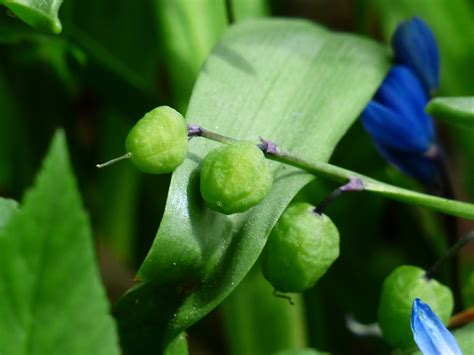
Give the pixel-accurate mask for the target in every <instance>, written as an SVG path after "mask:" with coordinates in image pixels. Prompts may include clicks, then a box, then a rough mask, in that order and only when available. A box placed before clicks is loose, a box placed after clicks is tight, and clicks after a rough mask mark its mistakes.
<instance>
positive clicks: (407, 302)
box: [378, 265, 453, 349]
mask: <svg viewBox="0 0 474 355" xmlns="http://www.w3.org/2000/svg"><path fill="white" fill-rule="evenodd" d="M417 297H418V298H420V299H422V300H423V302H426V303H428V304H429V305H430V307H431V308H432V309H433V311H434V312H435V313H436V314H437V315H438V317H439V318H440V319H441V320H442V321H443V322H444V323H445V324H446V323H447V322H448V319H449V316H450V315H451V312H452V310H453V295H452V293H451V290H450V289H449V288H448V287H446V286H444V285H442V284H440V283H439V282H438V281H436V280H434V279H427V278H426V277H425V270H423V269H421V268H419V267H416V266H410V265H404V266H400V267H398V268H397V269H395V270H394V271H393V272H392V273H391V274H390V275H389V276H388V277H387V278H386V279H385V281H384V283H383V287H382V295H381V297H380V304H379V314H378V320H379V325H380V328H381V329H382V332H383V336H384V338H385V339H386V340H387V341H388V342H389V343H390V344H391V345H393V346H394V347H398V348H401V349H405V348H408V347H411V346H414V345H415V342H414V340H413V334H412V331H411V327H410V314H411V307H412V304H413V300H414V299H415V298H417Z"/></svg>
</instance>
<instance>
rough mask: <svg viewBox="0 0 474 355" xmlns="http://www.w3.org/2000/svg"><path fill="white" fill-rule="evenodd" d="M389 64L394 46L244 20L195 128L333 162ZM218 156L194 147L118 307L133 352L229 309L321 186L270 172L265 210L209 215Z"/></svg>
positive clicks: (289, 171) (214, 67) (201, 99)
mask: <svg viewBox="0 0 474 355" xmlns="http://www.w3.org/2000/svg"><path fill="white" fill-rule="evenodd" d="M389 65H390V61H389V57H388V51H387V50H386V48H384V47H382V46H379V45H377V44H375V43H374V42H372V41H369V40H365V39H362V38H359V37H357V36H352V35H347V34H338V33H331V32H328V31H327V30H325V29H324V28H322V27H319V26H316V25H313V24H311V23H309V22H305V21H295V20H258V21H243V22H241V23H239V24H237V25H235V26H232V27H230V28H229V29H228V30H227V32H226V33H225V34H224V35H223V37H222V39H221V41H220V42H219V43H218V45H217V46H216V47H215V48H214V50H213V51H212V53H211V55H210V57H209V58H208V59H207V61H206V62H205V63H204V65H203V67H202V69H201V73H200V76H199V78H198V81H197V84H196V86H195V88H194V91H193V95H192V99H191V102H190V105H189V110H188V113H187V120H188V121H189V122H192V123H196V124H200V125H202V126H203V127H206V128H209V129H212V130H216V131H218V132H219V133H221V134H224V135H227V136H232V137H235V138H237V139H246V140H250V141H255V142H257V140H258V137H259V136H263V137H265V138H267V139H271V140H273V141H275V142H278V143H279V144H281V145H282V146H283V147H288V148H291V150H292V152H294V153H295V154H299V155H302V156H311V157H313V158H314V159H316V160H318V161H327V160H328V159H329V157H330V155H331V153H332V151H333V149H334V147H335V145H336V144H337V142H338V141H339V139H340V138H341V137H342V135H343V134H344V133H345V132H346V130H347V129H348V128H349V127H350V125H351V124H352V123H353V122H354V121H355V120H356V118H357V117H358V115H359V113H360V112H361V111H362V109H363V108H364V106H365V105H366V103H367V102H368V101H369V99H370V98H371V97H372V95H373V93H374V92H375V90H376V89H377V87H378V86H379V84H380V82H381V81H382V79H383V78H384V76H385V74H386V72H387V70H388V68H389ZM217 146H218V144H216V143H215V142H211V141H206V140H199V139H195V140H193V141H192V142H191V144H190V152H189V158H188V159H187V160H186V161H185V163H184V164H183V165H182V166H181V167H180V168H178V170H176V171H175V173H174V174H173V177H172V182H171V186H170V191H169V197H168V202H167V206H166V210H165V213H164V217H163V220H162V222H161V225H160V229H159V230H158V233H157V236H156V238H155V241H154V243H153V246H152V248H151V250H150V252H149V254H148V256H147V258H146V260H145V261H144V263H143V264H142V266H141V268H140V271H139V274H138V278H139V279H140V280H141V281H142V283H141V284H139V285H138V286H137V287H135V288H134V289H132V290H130V291H129V292H128V293H127V294H126V295H125V296H124V297H123V299H122V300H121V301H120V302H119V304H118V305H117V308H116V314H117V317H118V319H119V327H120V330H121V334H122V336H123V339H122V340H123V344H124V346H125V349H126V351H128V352H130V353H141V352H140V351H145V352H142V353H143V354H145V353H147V352H146V349H147V347H146V344H150V346H152V344H154V345H155V346H156V345H157V344H158V343H159V342H161V345H162V346H166V343H167V342H168V341H169V340H171V339H172V338H174V337H175V336H176V335H177V334H179V333H180V332H181V331H183V330H184V329H186V328H187V327H189V326H190V325H191V324H193V323H194V322H196V321H197V320H199V319H200V318H202V317H203V316H204V315H206V314H207V313H208V312H209V311H211V310H212V309H213V308H214V307H216V306H217V305H218V304H219V303H220V302H222V300H223V299H224V298H225V297H226V296H227V295H228V294H229V293H230V292H231V291H232V290H233V289H234V288H235V287H236V286H237V285H238V284H239V283H240V281H241V280H242V279H243V277H244V276H245V275H246V273H247V272H248V271H249V270H250V268H251V267H252V265H253V264H254V263H255V261H256V259H257V258H258V256H259V254H260V252H261V250H262V248H263V246H264V245H265V242H266V238H267V236H268V233H269V232H270V230H271V228H272V227H273V225H274V224H275V222H276V221H277V219H278V217H279V216H280V214H281V213H282V212H283V210H284V209H285V207H286V206H287V204H288V203H289V202H290V201H291V199H292V198H293V196H294V195H295V194H296V193H297V192H298V191H299V190H300V189H301V188H302V187H303V186H305V185H306V184H307V183H308V182H310V181H312V180H313V179H314V177H313V176H311V175H309V174H307V173H304V172H302V171H301V170H297V169H294V168H291V167H288V166H284V165H282V164H278V163H273V162H271V163H270V164H271V169H272V171H273V174H274V185H273V188H272V191H271V192H270V193H269V195H268V196H267V197H266V198H265V199H264V200H263V202H262V203H260V204H259V205H257V206H256V207H254V208H253V209H251V210H249V211H248V212H246V213H242V214H235V215H231V216H224V215H222V214H220V213H217V212H214V211H211V210H209V209H207V208H206V207H205V206H204V204H203V201H202V199H201V197H200V193H199V186H198V185H199V176H198V171H199V162H200V160H201V159H202V158H203V157H204V156H205V155H206V153H207V152H208V151H209V150H211V149H212V148H215V147H217ZM159 336H160V338H158V337H159ZM150 337H151V338H150ZM136 344H140V347H141V348H140V349H138V348H137V345H136Z"/></svg>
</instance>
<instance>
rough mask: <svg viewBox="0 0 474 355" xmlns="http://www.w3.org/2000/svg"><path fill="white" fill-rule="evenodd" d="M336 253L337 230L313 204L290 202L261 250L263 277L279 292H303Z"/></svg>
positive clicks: (334, 258) (337, 253) (337, 254)
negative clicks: (316, 210)
mask: <svg viewBox="0 0 474 355" xmlns="http://www.w3.org/2000/svg"><path fill="white" fill-rule="evenodd" d="M338 256H339V232H338V230H337V228H336V226H335V225H334V223H333V222H332V221H331V220H330V219H329V217H328V216H326V215H324V214H322V215H319V214H317V213H315V212H314V206H312V205H310V204H308V203H304V202H295V203H292V204H291V205H290V206H289V207H288V208H287V209H286V211H285V212H284V213H283V215H282V216H281V217H280V219H279V220H278V222H277V223H276V225H275V226H274V227H273V230H272V232H271V233H270V236H269V237H268V241H267V244H266V246H265V249H264V250H263V255H262V268H263V274H264V276H265V278H266V279H267V280H268V281H270V283H271V284H272V285H273V287H274V288H275V289H276V290H278V291H282V292H302V291H304V290H306V289H308V288H310V287H312V286H314V284H315V283H316V282H317V281H318V280H319V279H320V278H321V277H322V276H323V275H324V274H325V273H326V272H327V270H328V269H329V267H330V266H331V265H332V263H333V262H334V261H335V260H336V259H337V257H338Z"/></svg>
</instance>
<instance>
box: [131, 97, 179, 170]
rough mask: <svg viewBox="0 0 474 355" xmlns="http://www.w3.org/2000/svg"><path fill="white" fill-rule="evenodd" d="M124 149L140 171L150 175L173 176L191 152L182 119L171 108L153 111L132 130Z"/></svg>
mask: <svg viewBox="0 0 474 355" xmlns="http://www.w3.org/2000/svg"><path fill="white" fill-rule="evenodd" d="M125 147H126V149H127V152H129V154H130V159H131V160H132V162H133V164H134V165H135V166H136V167H137V168H138V169H140V170H141V171H143V172H145V173H151V174H164V173H169V172H172V171H173V170H175V169H176V168H177V167H178V166H179V165H181V163H182V162H183V161H184V159H185V158H186V154H187V152H188V133H187V126H186V123H185V121H184V118H183V116H182V115H181V114H180V113H179V112H177V111H176V110H174V109H172V108H171V107H168V106H160V107H157V108H155V109H153V110H152V111H150V112H148V113H147V114H146V115H145V116H143V118H141V119H140V120H139V121H138V122H137V123H136V124H135V126H133V128H132V129H131V131H130V133H129V134H128V137H127V140H126V142H125Z"/></svg>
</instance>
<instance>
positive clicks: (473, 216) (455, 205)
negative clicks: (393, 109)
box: [188, 125, 474, 220]
mask: <svg viewBox="0 0 474 355" xmlns="http://www.w3.org/2000/svg"><path fill="white" fill-rule="evenodd" d="M188 135H189V137H190V138H191V137H204V138H207V139H210V140H213V141H216V142H220V143H223V144H233V143H235V142H237V141H238V140H236V139H233V138H230V137H226V136H223V135H220V134H218V133H215V132H211V131H208V130H206V129H204V128H202V127H200V126H197V125H188ZM259 147H260V149H262V151H263V152H264V154H265V156H266V157H267V158H268V159H270V160H274V161H277V162H280V163H283V164H286V165H290V166H293V167H295V168H298V169H302V170H304V171H306V172H308V173H310V174H312V175H315V176H318V177H322V178H325V179H328V180H333V181H336V182H340V183H343V182H347V181H348V180H350V179H351V178H358V179H359V180H361V181H362V183H363V185H364V190H365V191H370V192H373V193H375V194H377V195H380V196H383V197H386V198H390V199H393V200H396V201H400V202H405V203H408V204H412V205H417V206H422V207H426V208H430V209H433V210H435V211H439V212H444V213H446V214H450V215H453V216H458V217H462V218H466V219H469V220H474V205H473V204H470V203H466V202H461V201H455V200H450V199H446V198H441V197H436V196H431V195H427V194H423V193H420V192H415V191H411V190H407V189H403V188H400V187H396V186H393V185H390V184H386V183H383V182H380V181H377V180H375V179H372V178H370V177H367V176H364V175H361V174H358V173H356V172H354V171H351V170H347V169H344V168H340V167H338V166H335V165H332V164H328V163H322V162H316V161H309V160H305V159H302V158H299V157H297V156H294V155H292V154H291V153H289V152H284V151H280V150H279V149H278V148H277V146H276V145H275V144H273V143H271V142H269V141H265V140H262V144H260V145H259Z"/></svg>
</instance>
